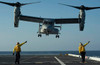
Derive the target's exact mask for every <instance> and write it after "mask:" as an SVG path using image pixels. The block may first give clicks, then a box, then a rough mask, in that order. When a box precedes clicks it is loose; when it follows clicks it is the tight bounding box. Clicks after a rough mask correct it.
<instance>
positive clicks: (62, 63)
mask: <svg viewBox="0 0 100 65" xmlns="http://www.w3.org/2000/svg"><path fill="white" fill-rule="evenodd" d="M54 58H55V59H56V60H57V61H58V62H59V63H60V64H61V65H66V64H64V62H62V61H61V60H60V59H58V58H57V57H56V56H55V57H54Z"/></svg>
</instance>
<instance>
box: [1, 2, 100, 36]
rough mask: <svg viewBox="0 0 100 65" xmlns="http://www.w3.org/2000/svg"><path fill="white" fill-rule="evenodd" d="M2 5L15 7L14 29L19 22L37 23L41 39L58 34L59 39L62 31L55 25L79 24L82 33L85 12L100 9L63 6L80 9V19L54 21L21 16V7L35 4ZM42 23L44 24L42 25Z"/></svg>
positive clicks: (82, 6)
mask: <svg viewBox="0 0 100 65" xmlns="http://www.w3.org/2000/svg"><path fill="white" fill-rule="evenodd" d="M0 3H3V4H7V5H10V6H13V7H15V9H14V27H18V24H19V20H23V21H30V22H36V23H39V31H38V37H41V36H42V34H46V35H49V34H56V38H59V34H60V33H59V29H58V28H60V29H61V26H55V25H54V24H76V23H78V24H79V28H80V31H83V30H84V24H85V10H91V9H98V8H100V7H85V6H84V5H81V6H80V7H78V6H71V5H66V4H62V3H60V4H61V5H66V6H70V7H73V8H77V9H80V13H79V18H61V19H60V18H59V19H53V18H41V17H31V16H25V15H22V14H21V11H20V7H21V6H24V5H28V4H33V3H20V2H16V3H8V2H2V1H0ZM34 3H39V2H34ZM40 23H42V24H40Z"/></svg>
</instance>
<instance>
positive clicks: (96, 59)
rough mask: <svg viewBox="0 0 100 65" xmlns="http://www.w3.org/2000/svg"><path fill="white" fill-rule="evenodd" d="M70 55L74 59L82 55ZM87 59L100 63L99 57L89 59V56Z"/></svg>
mask: <svg viewBox="0 0 100 65" xmlns="http://www.w3.org/2000/svg"><path fill="white" fill-rule="evenodd" d="M68 55H69V56H73V57H80V55H76V54H68ZM87 59H89V60H94V61H100V58H98V57H88V56H87Z"/></svg>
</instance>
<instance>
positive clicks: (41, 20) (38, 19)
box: [19, 15, 44, 23]
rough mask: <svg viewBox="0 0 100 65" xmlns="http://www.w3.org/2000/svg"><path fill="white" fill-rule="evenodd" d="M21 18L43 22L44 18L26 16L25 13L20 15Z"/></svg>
mask: <svg viewBox="0 0 100 65" xmlns="http://www.w3.org/2000/svg"><path fill="white" fill-rule="evenodd" d="M19 19H20V20H23V21H30V22H36V23H42V22H43V20H44V19H43V18H39V17H31V16H24V15H20V18H19Z"/></svg>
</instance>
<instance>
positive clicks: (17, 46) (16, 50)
mask: <svg viewBox="0 0 100 65" xmlns="http://www.w3.org/2000/svg"><path fill="white" fill-rule="evenodd" d="M25 43H27V41H25V42H23V43H21V44H20V43H19V42H17V43H16V46H15V47H14V49H13V55H14V53H15V52H16V59H15V64H16V62H18V64H19V63H20V62H19V60H20V52H21V46H22V45H23V44H25Z"/></svg>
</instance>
